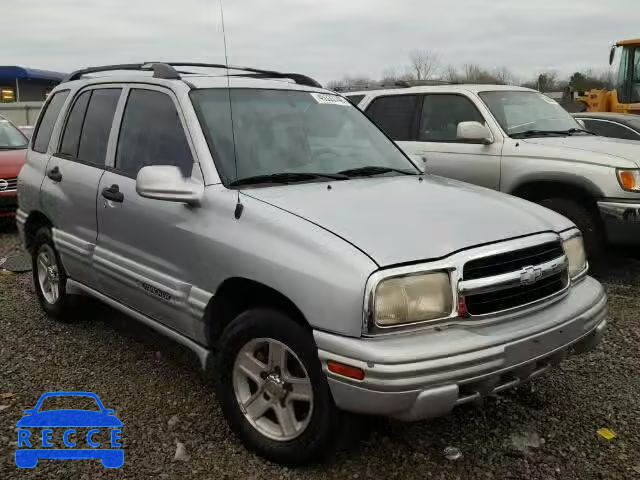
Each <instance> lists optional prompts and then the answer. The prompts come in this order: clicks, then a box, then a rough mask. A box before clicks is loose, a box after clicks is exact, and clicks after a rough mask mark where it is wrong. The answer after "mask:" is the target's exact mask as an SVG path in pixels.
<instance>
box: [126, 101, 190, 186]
mask: <svg viewBox="0 0 640 480" xmlns="http://www.w3.org/2000/svg"><path fill="white" fill-rule="evenodd" d="M151 124H152V127H151V128H150V125H151ZM147 165H175V166H176V167H178V168H180V171H181V172H182V174H183V175H184V176H185V177H190V176H191V170H192V169H193V157H192V156H191V150H190V149H189V144H188V143H187V137H186V136H185V132H184V128H183V127H182V124H181V122H180V117H179V116H178V112H177V111H176V108H175V105H174V104H173V101H172V100H171V98H170V97H169V96H168V95H166V94H164V93H162V92H157V91H153V90H132V91H131V93H130V94H129V99H128V100H127V106H126V108H125V111H124V117H123V118H122V126H121V127H120V138H119V140H118V151H117V153H116V169H118V171H120V172H122V173H124V174H125V175H128V176H131V177H135V176H136V175H137V174H138V171H139V170H140V169H141V168H142V167H144V166H147Z"/></svg>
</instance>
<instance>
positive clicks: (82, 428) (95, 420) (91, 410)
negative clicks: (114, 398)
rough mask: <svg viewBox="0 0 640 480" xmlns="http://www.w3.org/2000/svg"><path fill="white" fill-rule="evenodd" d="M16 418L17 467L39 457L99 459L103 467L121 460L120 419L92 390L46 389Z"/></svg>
mask: <svg viewBox="0 0 640 480" xmlns="http://www.w3.org/2000/svg"><path fill="white" fill-rule="evenodd" d="M24 413H25V415H24V416H23V417H22V418H21V419H20V420H18V422H17V423H16V427H17V430H18V447H17V449H16V453H15V458H16V465H17V466H18V467H20V468H33V467H35V466H36V465H37V464H38V460H39V459H40V458H53V459H65V460H78V459H88V458H96V459H97V458H99V459H100V460H101V461H102V465H103V466H104V467H106V468H120V467H121V466H122V465H123V463H124V450H123V449H122V444H121V428H122V422H121V421H120V420H119V419H118V417H116V416H115V411H114V410H113V409H110V408H105V407H104V405H103V404H102V402H101V401H100V398H98V396H97V395H96V394H95V393H92V392H75V391H62V392H49V393H45V394H43V395H42V396H41V397H40V399H39V400H38V402H37V403H36V405H35V407H33V408H28V409H26V410H25V411H24Z"/></svg>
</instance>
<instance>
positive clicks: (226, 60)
mask: <svg viewBox="0 0 640 480" xmlns="http://www.w3.org/2000/svg"><path fill="white" fill-rule="evenodd" d="M219 3H220V20H221V22H222V39H223V41H224V64H225V66H226V67H227V94H228V95H229V116H230V119H231V139H232V140H233V163H234V165H235V170H236V180H237V179H238V155H237V153H236V134H235V127H234V125H233V105H232V102H231V79H230V76H229V53H228V51H227V31H226V29H225V26H224V8H223V7H222V0H219ZM243 210H244V206H243V205H242V202H240V191H239V190H238V191H237V197H236V209H235V211H234V217H235V218H236V220H239V219H240V217H241V216H242V211H243Z"/></svg>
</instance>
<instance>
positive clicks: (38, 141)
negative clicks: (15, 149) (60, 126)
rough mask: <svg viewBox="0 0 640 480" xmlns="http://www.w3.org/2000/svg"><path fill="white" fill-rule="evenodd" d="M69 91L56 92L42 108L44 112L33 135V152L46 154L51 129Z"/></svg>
mask: <svg viewBox="0 0 640 480" xmlns="http://www.w3.org/2000/svg"><path fill="white" fill-rule="evenodd" d="M68 95H69V90H61V91H59V92H56V93H55V94H54V95H53V96H52V97H51V100H49V102H47V104H46V105H45V106H44V112H43V113H42V115H41V116H40V120H39V122H38V126H37V127H36V132H35V134H34V135H33V147H32V148H33V150H34V151H36V152H39V153H46V151H47V147H48V146H49V142H50V141H51V134H52V133H53V127H54V126H55V124H56V120H57V119H58V116H59V115H60V110H62V106H63V105H64V102H65V100H66V99H67V96H68Z"/></svg>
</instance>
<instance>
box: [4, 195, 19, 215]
mask: <svg viewBox="0 0 640 480" xmlns="http://www.w3.org/2000/svg"><path fill="white" fill-rule="evenodd" d="M17 208H18V196H17V195H16V192H15V190H14V191H11V192H0V218H5V217H14V216H15V215H16V209H17Z"/></svg>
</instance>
